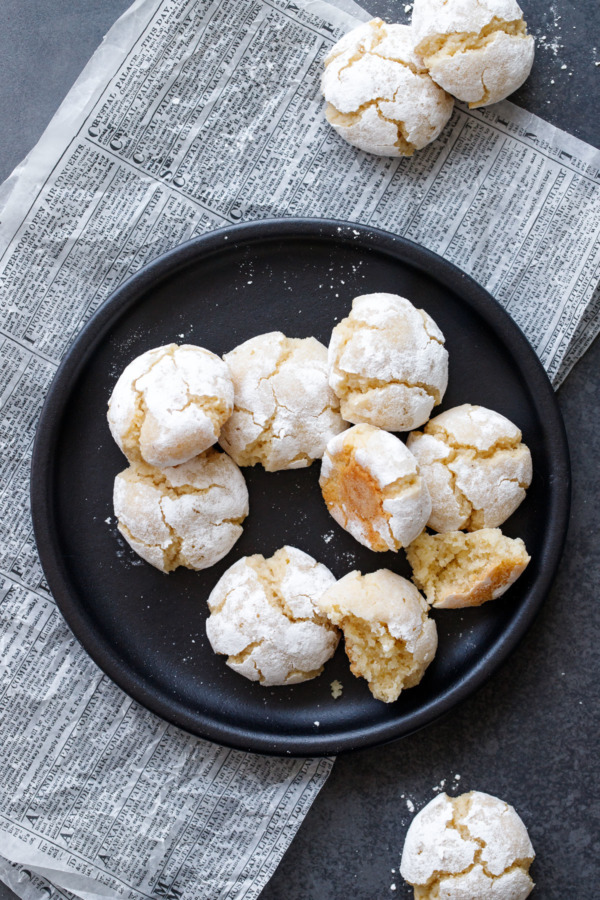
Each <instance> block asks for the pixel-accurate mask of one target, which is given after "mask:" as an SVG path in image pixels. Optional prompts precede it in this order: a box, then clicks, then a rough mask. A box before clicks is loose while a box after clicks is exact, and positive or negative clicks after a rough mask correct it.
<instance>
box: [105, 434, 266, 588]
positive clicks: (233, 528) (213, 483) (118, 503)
mask: <svg viewBox="0 0 600 900" xmlns="http://www.w3.org/2000/svg"><path fill="white" fill-rule="evenodd" d="M113 500H114V510H115V515H116V517H117V524H118V528H119V531H120V532H121V534H122V535H123V537H124V538H125V540H126V541H127V543H128V544H129V545H130V546H131V547H132V548H133V549H134V550H135V551H136V553H138V554H139V555H140V556H141V557H142V559H145V560H146V562H149V563H150V564H151V565H153V566H156V568H157V569H161V570H162V571H163V572H171V571H172V570H173V569H176V568H177V566H185V567H186V568H188V569H205V568H207V567H208V566H213V565H214V564H215V563H217V562H218V561H219V560H220V559H222V558H223V557H224V556H225V555H226V554H227V553H229V551H230V550H231V548H232V547H233V545H234V544H235V542H236V541H237V539H238V538H239V537H240V535H241V534H242V522H243V520H244V519H245V517H246V516H247V515H248V489H247V487H246V482H245V479H244V476H243V475H242V473H241V472H240V470H239V469H238V467H237V466H236V464H235V463H234V462H233V460H232V459H230V458H229V457H228V456H227V454H226V453H219V452H218V451H217V450H215V449H213V448H212V447H211V448H210V449H209V450H206V451H205V452H204V453H203V454H201V455H199V456H196V457H194V459H191V460H189V462H187V463H183V464H182V465H180V466H174V467H169V466H167V467H166V468H163V469H159V468H157V467H155V466H149V465H148V464H147V463H141V462H140V463H138V462H133V463H131V465H130V466H129V468H128V469H125V471H124V472H121V473H120V474H119V475H117V477H116V478H115V486H114V494H113Z"/></svg>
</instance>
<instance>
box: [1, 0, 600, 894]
mask: <svg viewBox="0 0 600 900" xmlns="http://www.w3.org/2000/svg"><path fill="white" fill-rule="evenodd" d="M127 5H128V2H127V0H27V2H24V0H1V2H0V60H1V61H2V62H1V70H0V71H1V77H0V122H1V126H2V127H1V130H0V180H3V179H4V178H5V177H6V176H7V175H8V174H9V173H10V171H11V170H12V168H13V167H14V166H15V165H16V164H17V163H18V162H19V161H20V160H21V159H22V157H23V156H25V155H26V153H27V152H28V150H29V149H30V148H31V147H32V146H33V144H34V143H35V142H36V141H37V139H38V138H39V136H40V135H41V133H42V131H43V129H44V128H45V126H46V125H47V123H48V122H49V120H50V118H51V117H52V115H53V113H54V112H55V110H56V108H57V107H58V105H59V103H60V102H61V100H62V99H63V97H64V95H65V94H66V93H67V91H68V89H69V88H70V87H71V84H72V83H73V81H74V80H75V78H76V77H77V75H78V74H79V72H80V70H81V69H82V68H83V66H84V65H85V63H86V62H87V60H88V58H89V57H90V56H91V54H92V53H93V51H94V50H95V48H96V46H97V45H98V43H99V42H100V40H101V38H102V36H103V34H104V33H105V32H106V31H107V30H108V28H109V27H110V26H111V25H112V23H113V21H114V20H115V19H116V18H117V16H118V15H119V14H120V13H121V12H123V11H124V10H125V8H126V7H127ZM522 5H523V8H524V10H525V16H526V19H527V21H528V23H529V26H530V30H531V31H532V32H533V34H534V35H535V36H536V38H538V45H537V55H536V61H535V64H534V69H533V72H532V74H531V76H530V78H529V80H528V82H527V84H526V85H525V86H524V87H523V88H521V90H520V91H518V93H516V94H515V95H514V96H513V98H512V99H513V100H514V101H515V102H517V103H519V104H520V105H521V106H524V107H525V108H526V109H529V110H531V111H532V112H534V113H536V114H537V115H539V116H542V117H543V118H545V119H547V120H548V121H550V122H552V123H553V124H555V125H556V126H557V127H559V128H562V129H564V130H566V131H569V132H571V134H574V135H576V136H577V137H580V138H582V139H583V140H586V141H588V142H589V143H592V144H594V145H595V146H596V147H598V146H600V116H599V113H598V105H597V100H598V97H599V95H600V91H599V87H600V67H599V66H595V65H594V63H595V62H596V61H600V4H599V3H598V0H550V2H548V0H522ZM369 8H370V11H372V12H373V13H374V14H379V15H381V16H382V17H383V18H387V19H388V21H392V20H396V21H406V20H407V18H408V16H407V14H406V13H405V12H404V3H396V2H392V0H371V2H370V6H369ZM563 66H565V68H563ZM552 81H554V84H552V83H551V82H552ZM599 363H600V342H599V341H596V343H595V345H594V346H593V347H592V349H591V350H590V351H589V352H588V353H587V355H586V356H585V357H584V359H583V360H582V361H581V362H580V363H579V364H578V366H577V367H576V368H575V370H574V371H573V372H572V373H571V375H570V376H569V378H568V380H567V382H566V383H565V385H564V386H563V387H562V388H561V389H560V391H559V400H560V405H561V408H562V411H563V415H564V417H565V423H566V427H567V432H568V435H569V438H570V445H571V453H572V463H573V476H574V490H573V507H572V516H571V525H570V530H569V536H568V540H567V546H566V550H565V556H564V559H563V561H562V564H561V567H560V570H559V574H558V577H557V579H556V583H555V585H554V588H553V590H552V592H551V594H550V596H549V597H548V600H547V602H546V604H545V606H544V608H543V610H542V613H541V614H540V616H539V618H538V620H537V621H536V623H535V625H534V626H533V628H532V629H531V631H530V632H529V634H528V635H527V637H526V638H525V640H524V641H523V643H522V644H521V646H520V647H519V648H518V649H517V651H516V652H515V653H514V654H513V656H512V657H511V659H510V660H509V662H508V663H507V664H506V665H505V666H504V667H503V668H502V669H501V670H500V671H499V672H498V673H497V674H496V675H495V676H494V677H493V679H492V680H491V681H490V682H489V683H488V684H487V685H486V686H485V687H484V688H483V689H482V690H480V691H479V692H478V693H477V694H476V695H475V696H474V697H472V698H471V699H470V700H468V701H467V702H465V703H464V704H463V705H462V706H460V707H459V708H458V709H456V710H454V712H452V713H451V714H450V715H448V716H447V717H446V718H445V719H444V720H443V721H441V722H439V723H437V724H435V725H433V726H430V727H429V728H427V729H426V730H424V731H422V732H420V733H418V734H416V735H413V736H412V737H410V738H406V739H404V740H402V741H400V742H398V743H396V744H394V745H390V746H387V747H383V748H379V749H377V750H370V751H365V752H360V753H355V754H352V755H350V756H345V757H340V758H339V759H338V761H337V763H336V765H335V767H334V769H333V774H332V775H331V777H330V779H329V781H328V783H327V784H326V785H325V787H324V788H323V790H322V791H321V794H320V795H319V797H318V799H317V800H316V802H315V804H314V806H313V808H312V809H311V811H310V812H309V814H308V816H307V817H306V819H305V821H304V823H303V825H302V826H301V828H300V831H299V833H298V835H297V837H296V839H295V840H294V842H293V844H292V846H291V847H290V849H289V850H288V852H287V853H286V855H285V857H284V859H283V861H282V863H281V865H280V867H279V869H278V870H277V872H276V873H275V876H274V877H273V879H272V880H271V882H270V884H269V885H268V886H267V887H266V889H265V890H264V892H263V894H262V897H261V900H283V898H285V900H346V898H347V897H349V896H351V897H352V898H353V900H382V898H388V897H389V898H394V897H395V898H409V897H411V896H412V892H411V891H410V890H409V889H408V888H407V887H406V886H405V885H403V884H402V880H401V879H400V877H399V876H398V874H397V869H398V864H399V860H400V853H401V849H402V844H403V840H404V835H405V832H406V828H407V826H408V824H409V822H410V820H411V818H412V813H411V812H410V811H409V806H412V805H413V804H414V807H415V808H416V809H418V808H420V807H421V806H423V805H424V804H425V803H426V802H427V801H429V800H430V799H431V798H432V797H433V796H434V795H435V789H436V788H440V787H444V786H445V788H446V789H447V790H448V789H450V790H452V791H453V792H456V791H457V790H459V791H463V790H473V789H478V790H484V791H488V792H490V793H492V794H497V795H498V796H500V797H502V798H504V799H505V800H507V801H509V802H510V803H512V804H513V805H514V806H515V807H516V808H517V810H518V811H519V813H520V814H521V816H522V817H523V819H524V820H525V823H526V824H527V826H528V827H529V832H530V835H531V838H532V841H533V844H534V847H535V849H536V851H537V860H536V862H535V863H534V867H533V870H532V874H533V875H534V877H535V880H536V882H537V889H536V891H535V893H534V896H535V897H537V898H539V900H566V898H573V900H597V898H599V897H600V887H599V885H600V862H599V859H600V799H599V797H598V787H599V779H598V776H597V767H598V764H599V761H600V741H599V737H598V735H599V728H598V726H599V722H598V695H599V689H598V673H599V671H600V666H599V659H598V656H599V654H598V644H599V643H600V624H599V616H598V608H599V598H598V596H597V594H598V584H599V583H600V563H599V560H598V554H597V552H595V550H596V547H597V542H598V537H597V536H598V520H599V514H598V500H599V495H600V491H599V486H600V475H599V471H598V463H597V459H598V451H597V447H598V446H600V443H599V437H600V435H599V431H600V428H599V425H598V419H597V410H598V407H599V405H600V404H599V401H600V385H599V380H598V376H597V372H598V366H599ZM459 775H460V779H458V777H457V776H459ZM444 781H445V785H444V784H443V782H444ZM1 852H2V847H1V846H0V853H1ZM392 885H396V889H395V890H393V889H392ZM13 896H14V895H13V894H12V893H11V892H10V891H8V890H7V889H6V888H4V887H3V886H2V885H0V900H8V898H12V897H13Z"/></svg>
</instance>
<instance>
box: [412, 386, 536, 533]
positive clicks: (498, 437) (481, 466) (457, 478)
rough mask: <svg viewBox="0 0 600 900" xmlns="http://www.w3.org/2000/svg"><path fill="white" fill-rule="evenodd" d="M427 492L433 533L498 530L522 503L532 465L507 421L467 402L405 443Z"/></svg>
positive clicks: (527, 451) (530, 475)
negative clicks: (417, 467)
mask: <svg viewBox="0 0 600 900" xmlns="http://www.w3.org/2000/svg"><path fill="white" fill-rule="evenodd" d="M407 446H408V448H409V450H410V451H411V452H412V453H413V454H414V456H415V457H416V459H417V462H418V463H419V467H420V470H421V474H422V476H423V479H424V481H425V482H426V484H427V487H428V489H429V494H430V496H431V502H432V504H433V509H432V512H431V516H430V518H429V521H428V522H427V524H428V525H429V527H430V528H433V530H434V531H438V532H446V531H459V530H466V531H476V530H477V529H478V528H497V527H498V526H499V525H501V524H502V523H503V522H504V521H505V520H506V519H508V517H509V516H510V515H512V513H513V512H514V511H515V510H516V508H517V507H518V506H519V504H520V503H521V502H522V501H523V500H524V499H525V492H526V490H527V488H528V487H529V485H530V484H531V478H532V462H531V453H530V452H529V448H528V447H527V446H526V445H525V444H524V443H522V441H521V432H520V430H519V429H518V428H517V426H516V425H514V424H513V423H512V422H511V421H510V420H509V419H507V418H506V417H505V416H503V415H501V414H500V413H497V412H494V411H493V410H491V409H486V408H485V407H483V406H472V405H471V404H469V403H465V404H463V405H462V406H455V407H453V408H452V409H449V410H447V411H446V412H443V413H440V415H439V416H435V418H433V419H430V420H429V422H428V423H427V425H426V426H425V429H424V431H423V432H419V431H415V432H413V434H410V435H409V437H408V440H407Z"/></svg>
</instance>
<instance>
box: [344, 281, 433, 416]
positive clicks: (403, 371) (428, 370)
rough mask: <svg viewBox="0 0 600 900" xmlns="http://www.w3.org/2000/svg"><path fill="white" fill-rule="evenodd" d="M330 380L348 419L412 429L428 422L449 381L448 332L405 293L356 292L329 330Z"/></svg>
mask: <svg viewBox="0 0 600 900" xmlns="http://www.w3.org/2000/svg"><path fill="white" fill-rule="evenodd" d="M329 384H330V385H331V387H332V388H333V390H334V391H335V393H336V394H337V396H338V397H339V398H340V409H341V413H342V416H343V417H344V419H346V420H347V421H348V422H353V423H354V424H358V423H360V422H366V423H368V424H369V425H376V426H377V427H378V428H384V429H385V430H386V431H410V429H412V428H417V427H418V426H419V425H422V424H423V423H424V422H426V421H427V419H428V418H429V416H430V414H431V410H432V409H433V407H434V406H436V405H437V404H438V403H440V402H441V400H442V397H443V396H444V392H445V390H446V387H447V386H448V352H447V350H446V349H445V347H444V335H443V334H442V332H441V331H440V329H439V328H438V326H437V325H436V323H435V322H434V321H433V319H432V318H431V316H430V315H428V314H427V313H426V312H425V311H424V310H422V309H417V308H416V307H415V306H413V304H412V303H411V302H410V300H407V299H406V298H405V297H400V296H398V295H397V294H365V295H363V296H362V297H356V298H355V299H354V301H353V303H352V311H351V312H350V315H349V316H348V317H347V318H345V319H342V321H341V322H339V323H338V324H337V325H336V326H335V328H334V329H333V332H332V335H331V342H330V344H329Z"/></svg>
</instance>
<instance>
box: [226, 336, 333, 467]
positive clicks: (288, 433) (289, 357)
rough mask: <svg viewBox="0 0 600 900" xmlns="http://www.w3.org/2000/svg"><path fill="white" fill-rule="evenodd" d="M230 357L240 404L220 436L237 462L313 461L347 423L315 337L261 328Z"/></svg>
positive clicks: (296, 464) (275, 464)
mask: <svg viewBox="0 0 600 900" xmlns="http://www.w3.org/2000/svg"><path fill="white" fill-rule="evenodd" d="M225 361H226V362H227V365H228V366H229V370H230V372H231V376H232V378H233V383H234V386H235V406H234V410H233V413H232V415H231V417H230V418H229V420H228V421H227V422H226V424H225V425H224V427H223V429H222V431H221V437H220V442H221V445H222V446H223V448H224V449H225V450H226V451H227V452H228V453H229V454H231V456H232V457H233V459H234V460H235V461H236V462H237V464H238V465H240V466H253V465H255V464H256V463H261V465H263V466H264V467H265V469H266V470H267V472H275V471H277V470H278V469H299V468H303V467H305V466H310V465H311V463H312V462H313V461H314V460H315V459H320V458H321V457H322V456H323V453H324V451H325V446H326V444H327V441H328V440H329V439H330V438H331V437H332V436H333V435H335V434H338V433H339V432H340V431H343V430H344V429H345V428H347V427H348V425H347V423H346V422H344V421H343V419H342V417H341V415H340V412H339V401H338V399H337V397H336V396H335V394H334V392H333V391H332V390H331V388H330V387H329V385H328V383H327V350H326V348H325V347H324V346H323V344H320V343H319V341H317V340H316V339H315V338H304V339H296V338H287V337H285V335H284V334H282V333H281V332H280V331H272V332H270V333H268V334H260V335H258V336H257V337H254V338H251V339H250V340H249V341H246V342H245V343H244V344H241V345H240V346H239V347H236V348H235V350H232V351H231V353H227V354H226V356H225Z"/></svg>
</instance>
